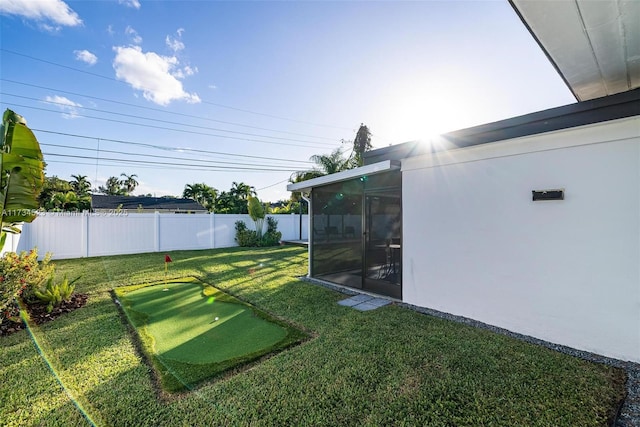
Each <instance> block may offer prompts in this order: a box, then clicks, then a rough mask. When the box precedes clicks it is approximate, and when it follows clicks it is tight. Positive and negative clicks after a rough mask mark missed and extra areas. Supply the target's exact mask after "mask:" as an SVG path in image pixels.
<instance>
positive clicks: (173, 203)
mask: <svg viewBox="0 0 640 427" xmlns="http://www.w3.org/2000/svg"><path fill="white" fill-rule="evenodd" d="M91 207H92V208H93V209H118V208H119V207H120V208H122V209H127V210H129V211H135V210H136V209H138V208H139V207H141V208H142V209H145V210H158V211H175V212H178V211H192V212H193V211H205V212H206V209H205V208H204V207H203V206H202V205H201V204H200V203H198V202H196V201H195V200H191V199H173V198H168V197H136V196H104V195H92V196H91Z"/></svg>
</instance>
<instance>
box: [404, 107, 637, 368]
mask: <svg viewBox="0 0 640 427" xmlns="http://www.w3.org/2000/svg"><path fill="white" fill-rule="evenodd" d="M402 173H403V230H404V235H403V254H404V258H403V300H404V301H405V302H407V303H410V304H414V305H418V306H423V307H429V308H432V309H436V310H439V311H443V312H448V313H452V314H456V315H460V316H465V317H469V318H472V319H476V320H479V321H482V322H485V323H488V324H491V325H495V326H499V327H503V328H505V329H508V330H511V331H514V332H518V333H522V334H526V335H530V336H534V337H537V338H540V339H543V340H547V341H550V342H554V343H558V344H563V345H567V346H570V347H574V348H578V349H581V350H586V351H592V352H595V353H598V354H603V355H606V356H610V357H614V358H618V359H622V360H632V361H635V362H640V117H638V116H636V117H634V118H627V119H620V120H615V121H610V122H605V123H599V124H594V125H587V126H581V127H578V128H573V129H567V130H560V131H554V132H549V133H544V134H540V135H535V136H531V137H521V138H516V139H511V140H507V141H503V142H497V143H490V144H483V145H479V146H474V147H469V148H464V149H459V150H453V151H448V152H441V153H436V154H434V155H431V156H429V155H426V156H420V157H413V158H408V159H405V160H403V162H402ZM558 188H562V189H564V190H565V200H562V201H544V202H540V201H538V202H533V201H532V195H531V191H532V190H545V189H558Z"/></svg>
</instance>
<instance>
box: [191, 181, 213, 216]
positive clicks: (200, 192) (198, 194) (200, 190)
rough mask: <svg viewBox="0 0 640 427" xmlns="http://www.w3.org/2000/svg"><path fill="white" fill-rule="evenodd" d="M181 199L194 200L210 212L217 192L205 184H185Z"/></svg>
mask: <svg viewBox="0 0 640 427" xmlns="http://www.w3.org/2000/svg"><path fill="white" fill-rule="evenodd" d="M182 197H184V198H186V199H192V200H195V201H196V202H198V203H200V204H201V205H202V206H203V207H205V208H206V209H207V210H208V211H209V212H211V211H213V209H214V207H215V203H216V197H218V190H216V189H215V188H213V187H209V186H208V185H207V184H205V183H200V184H187V185H185V187H184V191H183V192H182Z"/></svg>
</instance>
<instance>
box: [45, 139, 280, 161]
mask: <svg viewBox="0 0 640 427" xmlns="http://www.w3.org/2000/svg"><path fill="white" fill-rule="evenodd" d="M40 145H42V146H47V147H58V148H68V149H72V150H83V151H96V149H94V148H86V147H74V146H72V145H61V144H49V143H44V142H41V143H40ZM99 152H100V153H111V154H122V155H127V156H137V157H153V158H158V159H173V160H189V161H192V162H206V163H207V164H211V163H219V164H228V165H241V166H269V167H285V165H264V164H258V163H239V162H225V161H221V160H201V159H190V158H176V157H172V156H160V155H157V154H141V153H131V152H123V151H115V150H104V149H102V150H99ZM203 166H204V165H203Z"/></svg>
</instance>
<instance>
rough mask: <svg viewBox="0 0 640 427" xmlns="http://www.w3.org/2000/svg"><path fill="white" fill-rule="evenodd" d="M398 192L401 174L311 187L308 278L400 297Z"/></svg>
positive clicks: (399, 207) (400, 227)
mask: <svg viewBox="0 0 640 427" xmlns="http://www.w3.org/2000/svg"><path fill="white" fill-rule="evenodd" d="M401 194H402V187H401V175H400V172H399V171H397V172H389V173H384V174H379V175H374V176H371V177H366V176H364V177H360V178H356V179H352V180H349V181H343V182H338V183H334V184H329V185H325V186H321V187H314V188H313V191H312V210H313V213H312V218H311V222H312V233H313V238H312V246H311V260H310V262H311V275H312V276H313V277H316V278H318V279H322V280H326V281H329V282H332V283H336V284H340V285H344V286H349V287H352V288H358V289H363V290H367V291H370V292H373V293H377V294H381V295H388V296H391V297H394V298H398V299H400V298H402V286H401V284H402V280H401V279H402V277H401V272H402V241H401V239H402V198H401Z"/></svg>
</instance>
